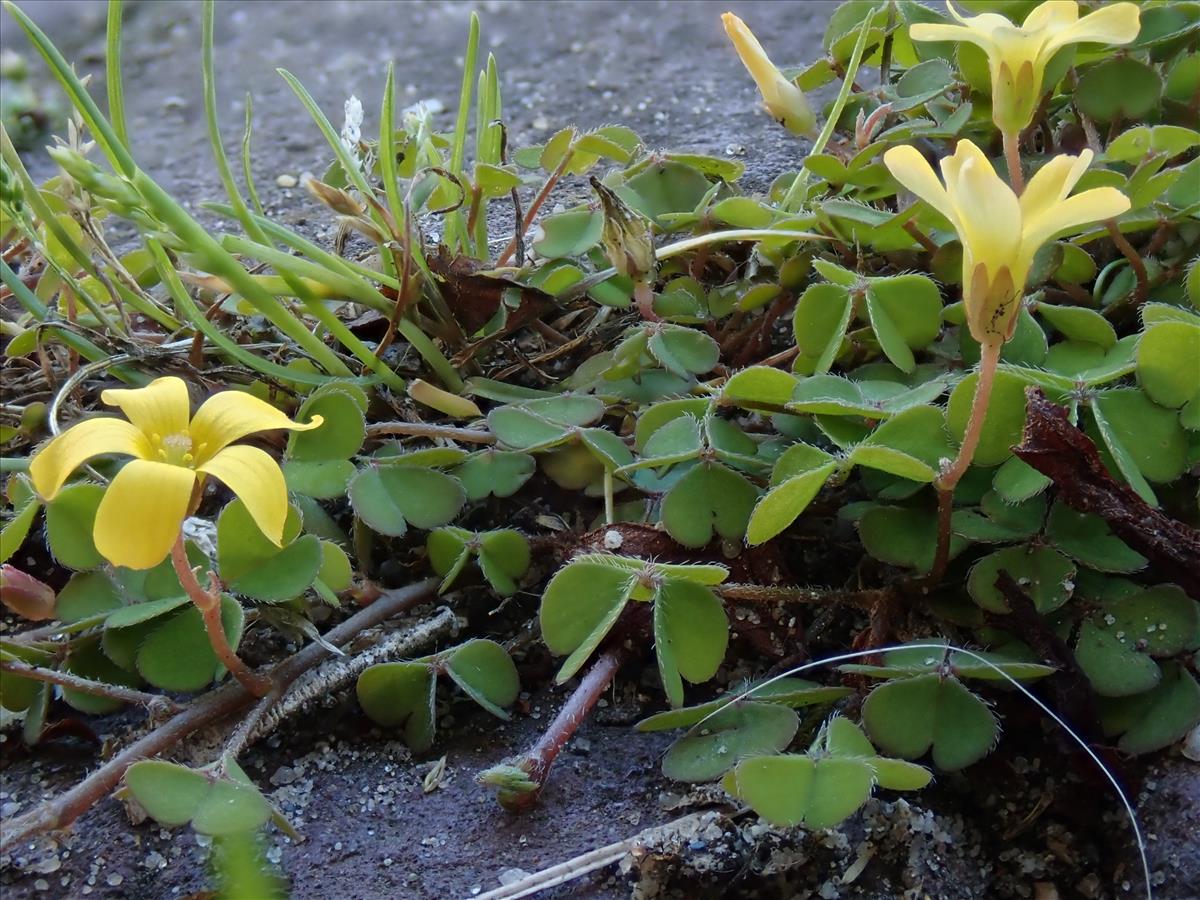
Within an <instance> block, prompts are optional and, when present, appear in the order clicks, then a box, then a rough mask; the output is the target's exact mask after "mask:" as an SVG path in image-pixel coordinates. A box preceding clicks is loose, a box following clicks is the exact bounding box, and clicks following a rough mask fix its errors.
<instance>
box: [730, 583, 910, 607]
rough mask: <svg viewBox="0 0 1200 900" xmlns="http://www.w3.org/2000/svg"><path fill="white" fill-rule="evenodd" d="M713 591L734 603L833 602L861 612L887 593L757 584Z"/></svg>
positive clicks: (735, 585) (783, 604) (870, 589)
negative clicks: (735, 601)
mask: <svg viewBox="0 0 1200 900" xmlns="http://www.w3.org/2000/svg"><path fill="white" fill-rule="evenodd" d="M717 591H718V592H719V593H720V594H721V596H722V597H723V598H724V599H726V600H737V601H741V602H744V603H767V604H778V605H780V606H787V605H790V604H793V603H816V604H830V603H836V604H839V605H843V606H854V607H857V608H858V609H865V610H869V609H873V608H874V607H875V604H876V603H878V602H879V599H880V598H881V597H882V596H883V595H884V594H887V593H889V591H887V590H884V589H879V588H869V589H866V590H861V591H838V590H818V589H815V588H804V587H788V586H786V585H759V584H723V585H721V586H720V587H718V588H717Z"/></svg>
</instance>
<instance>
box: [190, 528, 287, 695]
mask: <svg viewBox="0 0 1200 900" xmlns="http://www.w3.org/2000/svg"><path fill="white" fill-rule="evenodd" d="M171 562H172V563H173V564H174V566H175V574H177V575H178V576H179V583H180V584H181V585H183V589H184V591H185V592H186V593H187V595H188V598H189V599H191V601H192V603H194V604H196V608H197V609H198V610H200V615H201V616H203V618H204V630H205V631H206V632H208V642H209V643H210V644H211V645H212V649H213V653H215V654H216V655H217V660H218V661H219V662H220V663H221V665H223V666H224V667H225V668H226V669H228V670H229V674H230V675H232V676H233V677H234V678H236V679H237V680H238V682H239V683H240V684H241V685H242V687H244V688H245V689H246V690H247V691H249V692H250V693H251V694H253V695H254V696H255V697H262V696H265V695H266V693H267V691H269V690H270V689H271V681H270V679H268V678H264V677H263V676H261V675H259V674H258V673H256V672H255V671H254V670H253V669H251V668H250V667H249V666H247V665H246V664H245V663H244V662H242V658H241V657H240V656H238V655H237V653H236V651H234V649H233V648H232V647H231V646H229V639H228V638H227V637H226V636H225V625H224V624H223V623H222V622H221V592H220V590H219V589H217V585H216V578H215V577H213V576H212V575H211V573H210V576H209V577H210V578H212V580H213V589H212V590H208V591H206V590H205V589H204V588H203V587H201V586H200V582H199V581H197V580H196V573H195V572H194V571H192V564H191V563H190V562H189V561H188V558H187V550H186V549H185V548H184V545H183V533H182V532H180V534H179V537H178V538H176V539H175V545H174V546H173V547H172V548H171Z"/></svg>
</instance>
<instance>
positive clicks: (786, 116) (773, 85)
mask: <svg viewBox="0 0 1200 900" xmlns="http://www.w3.org/2000/svg"><path fill="white" fill-rule="evenodd" d="M721 21H722V22H723V23H724V25H725V33H726V34H727V35H728V36H729V39H730V40H731V41H733V48H734V49H735V50H736V51H737V55H738V56H739V57H741V60H742V65H744V66H745V67H746V71H748V72H749V73H750V74H751V75H752V76H753V77H754V81H755V83H756V84H757V85H758V90H759V93H761V94H762V98H763V105H765V106H766V107H767V112H769V113H770V114H771V117H772V118H773V119H774V120H775V121H776V122H778V123H779V124H780V125H782V126H783V127H784V128H786V129H787V130H788V131H791V132H794V133H796V134H802V135H808V136H810V137H811V136H812V135H815V134H816V131H817V117H816V116H814V115H813V111H812V107H810V106H809V105H808V98H807V97H805V96H804V91H802V90H800V88H798V87H796V85H794V84H793V83H792V82H790V81H788V80H787V79H786V78H784V77H783V73H782V72H780V71H779V69H777V68H775V64H774V63H772V62H771V60H770V59H769V58H768V57H767V54H766V51H765V50H763V48H762V44H760V43H759V42H758V38H756V37H755V36H754V32H752V31H751V30H750V29H749V28H747V27H746V23H745V22H743V21H742V20H741V19H739V18H738V17H737V16H735V15H734V14H733V13H729V12H727V13H725V14H724V15H722V16H721Z"/></svg>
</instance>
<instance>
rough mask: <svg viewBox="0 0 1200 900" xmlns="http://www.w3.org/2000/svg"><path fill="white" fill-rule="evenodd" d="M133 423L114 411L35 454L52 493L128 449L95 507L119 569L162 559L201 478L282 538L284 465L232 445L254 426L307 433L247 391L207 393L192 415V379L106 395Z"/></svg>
mask: <svg viewBox="0 0 1200 900" xmlns="http://www.w3.org/2000/svg"><path fill="white" fill-rule="evenodd" d="M101 399H103V400H104V402H105V403H107V404H108V405H109V406H118V407H120V408H121V411H122V412H123V413H125V415H126V416H127V417H128V419H129V421H128V422H127V421H125V420H124V419H117V418H113V417H110V416H100V417H97V418H94V419H87V420H85V421H83V422H80V423H79V424H77V425H73V426H72V427H70V428H68V429H67V430H66V431H64V432H63V433H62V434H60V435H59V436H58V437H56V438H54V440H52V441H50V443H48V444H46V446H45V447H43V448H42V449H41V450H40V451H38V453H37V454H36V455H35V456H34V458H33V460H32V462H31V463H30V465H29V474H30V477H31V478H32V479H33V484H34V487H35V488H37V491H38V493H39V494H41V496H42V497H43V498H44V499H45V500H53V499H54V497H55V495H57V494H58V492H59V490H60V489H61V488H62V486H63V483H64V482H65V481H66V480H67V478H68V477H70V475H71V473H72V472H74V471H75V470H76V469H77V468H79V467H80V466H81V465H83V464H84V463H85V462H87V461H88V460H89V459H91V458H93V457H95V456H101V455H103V454H107V453H120V454H124V455H126V456H132V457H133V460H131V461H130V462H128V463H126V464H125V465H124V466H123V467H122V468H121V471H120V472H118V473H117V476H116V478H114V479H113V481H112V484H111V485H110V486H109V488H108V490H107V491H106V492H105V494H104V498H103V499H102V500H101V501H100V507H99V509H98V510H97V511H96V524H95V527H94V529H93V538H94V539H95V542H96V549H97V550H98V551H99V552H100V554H101V555H102V556H104V558H105V559H107V560H108V561H109V562H111V563H112V564H113V565H117V566H128V567H129V568H131V569H149V568H151V567H152V566H156V565H158V564H159V563H160V562H162V561H163V560H164V559H165V558H166V556H167V554H168V553H170V552H171V546H172V545H173V544H174V543H175V539H176V538H177V537H178V536H179V530H180V527H181V526H182V524H183V520H184V519H185V518H186V517H187V515H188V512H189V510H190V509H191V505H192V494H193V491H194V490H195V487H196V484H197V482H201V483H203V480H204V478H205V476H207V475H212V476H213V477H214V478H218V479H220V480H221V481H223V482H225V484H226V485H227V486H228V487H229V489H230V490H232V491H233V492H234V493H235V494H236V495H237V496H238V497H239V498H241V500H242V502H243V503H245V504H246V509H247V510H248V511H249V513H250V515H251V516H252V517H253V518H254V521H255V523H256V524H257V525H258V527H259V528H260V529H261V530H262V533H263V534H265V535H266V536H267V537H268V538H270V539H271V540H272V541H274V542H275V543H276V544H279V543H280V542H281V541H282V539H283V526H284V522H285V521H286V520H287V512H288V501H287V486H286V485H285V484H284V480H283V472H282V471H280V468H279V464H278V463H276V462H275V460H274V459H272V458H271V457H270V456H269V455H267V454H266V453H265V452H264V451H262V450H259V449H258V448H257V447H248V446H244V445H241V446H235V447H231V446H229V445H230V444H232V443H233V442H234V441H236V440H238V439H240V438H243V437H246V436H247V435H249V434H254V433H255V432H258V431H270V430H272V429H275V428H288V429H291V430H293V431H307V430H309V429H310V428H316V427H318V426H319V425H320V424H321V422H322V419H321V417H320V416H313V418H312V421H311V422H309V423H308V424H307V425H301V424H299V423H296V422H293V421H292V420H291V419H289V418H288V417H287V416H285V415H284V414H283V413H281V412H280V411H279V410H277V409H275V408H274V407H273V406H271V405H270V404H268V403H264V402H263V401H262V400H259V399H258V398H257V397H252V396H250V395H249V394H246V393H243V392H241V391H223V392H222V393H219V394H216V395H215V396H213V397H210V398H209V399H208V400H207V401H205V403H204V404H203V405H202V406H201V407H200V409H199V410H197V411H196V415H195V416H194V417H191V416H190V412H191V409H190V404H189V402H188V391H187V385H185V384H184V383H183V381H182V380H181V379H179V378H173V377H169V378H158V379H156V380H154V381H152V382H150V384H149V385H147V386H146V387H144V388H138V389H136V390H110V391H105V392H104V393H103V394H101Z"/></svg>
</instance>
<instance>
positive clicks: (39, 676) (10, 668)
mask: <svg viewBox="0 0 1200 900" xmlns="http://www.w3.org/2000/svg"><path fill="white" fill-rule="evenodd" d="M0 671H4V672H8V673H10V674H12V675H17V676H19V677H21V678H29V679H32V680H33V681H44V682H46V683H47V684H57V685H61V686H62V687H65V688H70V689H71V690H74V691H79V692H81V693H84V694H92V695H93V696H96V697H108V698H110V699H112V700H120V701H121V702H122V703H137V704H139V705H141V706H155V707H161V708H163V709H166V710H177V709H179V704H178V703H176V702H175V701H174V700H172V699H171V698H170V697H164V696H162V695H161V694H149V693H147V692H146V691H139V690H135V689H134V688H129V687H124V686H122V685H119V684H107V683H105V682H103V681H93V680H92V679H90V678H83V677H82V676H80V675H73V674H71V673H70V672H59V671H57V670H55V669H44V668H42V667H41V666H31V665H29V664H28V663H23V662H18V661H16V660H4V661H2V662H0Z"/></svg>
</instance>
